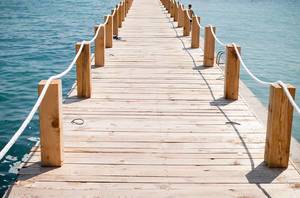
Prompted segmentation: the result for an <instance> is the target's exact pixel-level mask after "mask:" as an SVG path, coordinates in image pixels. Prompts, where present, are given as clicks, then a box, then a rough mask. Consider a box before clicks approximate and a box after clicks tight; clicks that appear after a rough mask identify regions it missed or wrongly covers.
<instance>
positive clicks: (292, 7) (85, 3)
mask: <svg viewBox="0 0 300 198" xmlns="http://www.w3.org/2000/svg"><path fill="white" fill-rule="evenodd" d="M136 1H138V0H136ZM183 2H184V3H185V4H188V3H192V4H193V8H194V10H195V12H196V13H197V14H198V15H199V16H201V23H202V25H205V24H208V23H210V24H213V25H215V26H216V27H217V35H218V36H219V37H220V39H221V40H223V41H225V42H236V43H238V44H240V45H241V47H242V56H243V58H244V60H245V62H246V64H247V65H248V66H249V67H250V68H251V70H252V71H253V72H254V73H255V74H256V75H258V76H259V77H261V78H262V79H264V80H271V81H274V80H277V79H281V80H283V81H285V82H290V83H292V84H293V85H295V86H297V87H298V88H299V89H300V78H299V75H300V59H299V55H300V36H299V35H300V23H299V21H300V14H299V10H300V1H296V0H295V1H291V0H286V1H281V0H274V1H271V0H260V1H258V0H252V1H250V0H226V1H224V0H191V1H186V0H185V1H183ZM116 3H117V0H112V1H108V0H80V1H71V0H69V1H68V0H43V1H38V0H26V1H24V0H1V1H0V112H1V113H0V147H1V148H2V147H3V146H4V144H5V143H6V142H7V141H8V140H9V139H10V137H11V136H12V134H13V132H15V131H16V129H17V128H18V127H19V125H20V123H21V122H22V121H23V119H24V118H25V116H26V115H27V113H28V112H29V111H30V109H31V107H32V105H33V104H34V102H35V99H36V97H37V88H36V87H37V83H38V82H39V81H40V80H41V79H46V78H47V77H48V76H50V75H53V74H56V73H58V72H61V71H62V70H64V69H65V68H66V66H67V65H68V64H69V63H70V61H71V60H72V58H73V56H74V51H75V50H74V44H75V43H76V42H77V41H80V40H83V39H85V40H87V39H90V38H91V37H92V33H93V26H94V25H95V24H98V23H101V22H102V21H103V16H104V15H106V14H109V13H110V10H111V9H112V7H113V6H114V5H115V4H116ZM219 50H221V48H219ZM242 79H243V80H244V82H246V84H247V85H248V86H249V87H250V88H251V90H252V91H253V92H254V93H255V94H256V95H257V96H258V97H259V98H260V99H261V101H262V102H263V103H264V104H266V102H267V98H268V89H266V88H263V87H259V86H258V85H257V84H256V83H255V82H253V81H252V80H251V79H249V77H248V76H247V75H245V73H242ZM73 82H74V71H72V73H71V74H70V75H68V76H67V77H66V78H64V79H63V87H64V93H66V91H67V89H68V88H70V87H71V85H72V84H73ZM299 93H300V91H299ZM297 97H298V98H299V97H300V94H297ZM297 101H298V104H300V100H297ZM294 136H295V137H297V138H299V139H300V121H299V119H298V118H296V121H295V123H294ZM37 137H38V122H37V118H35V119H34V121H33V122H31V124H30V125H29V127H28V128H27V130H26V131H25V133H24V135H22V137H21V138H20V139H19V140H18V142H17V144H16V145H15V146H14V147H13V148H12V149H11V151H10V152H9V153H8V155H7V156H6V158H5V159H4V160H2V161H1V162H0V196H1V192H3V190H4V189H6V187H7V185H8V184H9V183H10V182H11V181H12V180H13V179H14V178H15V173H16V170H15V168H14V167H15V166H16V165H17V164H18V163H19V161H20V160H21V159H22V157H23V156H24V155H25V154H26V153H27V152H28V150H29V149H30V147H31V146H32V145H34V144H35V143H36V141H37V140H38V139H37Z"/></svg>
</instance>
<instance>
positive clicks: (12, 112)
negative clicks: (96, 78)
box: [0, 0, 118, 196]
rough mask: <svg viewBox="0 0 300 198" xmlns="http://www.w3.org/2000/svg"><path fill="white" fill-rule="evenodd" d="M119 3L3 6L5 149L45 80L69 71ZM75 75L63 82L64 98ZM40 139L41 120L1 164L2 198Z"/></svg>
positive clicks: (0, 48)
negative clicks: (79, 46) (82, 45)
mask: <svg viewBox="0 0 300 198" xmlns="http://www.w3.org/2000/svg"><path fill="white" fill-rule="evenodd" d="M117 2H118V1H117V0H80V1H71V0H42V1H38V0H26V1H24V0H1V1H0V148H3V146H4V145H5V143H7V142H8V140H9V139H10V137H11V136H12V134H13V132H15V131H16V129H17V128H18V127H19V126H20V124H21V123H22V121H23V120H24V119H25V116H26V115H27V114H28V112H29V111H30V109H31V107H32V105H33V104H34V102H35V100H36V98H37V84H38V82H39V81H40V80H41V79H46V78H47V77H49V76H50V75H53V74H56V73H59V72H61V71H63V70H64V69H65V68H66V67H67V65H68V64H69V63H70V62H71V60H72V58H73V57H74V54H75V48H74V45H75V43H76V42H77V41H81V40H83V39H85V40H88V39H91V38H92V36H93V27H94V25H96V24H99V23H101V22H102V21H103V16H104V15H107V14H110V11H111V9H112V8H113V7H114V6H115V4H116V3H117ZM73 82H74V70H73V71H72V72H71V74H69V75H68V76H67V77H66V78H64V79H63V87H64V93H66V91H67V89H69V88H70V87H71V85H72V84H73ZM37 137H38V122H37V117H36V118H35V119H34V120H33V121H32V122H31V123H30V125H29V127H28V128H27V130H26V131H25V133H24V135H22V137H21V138H20V139H19V140H18V141H17V144H16V145H15V146H13V147H12V149H11V150H10V152H9V153H8V156H7V157H6V158H5V159H4V160H2V161H1V162H0V196H1V194H2V193H3V191H4V189H6V187H7V185H8V184H9V183H10V182H11V181H12V180H13V179H14V178H15V173H16V170H15V169H14V168H13V167H14V166H15V165H16V164H18V163H19V161H20V160H21V158H22V157H23V155H24V154H26V152H28V151H29V149H30V147H31V146H32V145H33V144H35V142H36V141H37Z"/></svg>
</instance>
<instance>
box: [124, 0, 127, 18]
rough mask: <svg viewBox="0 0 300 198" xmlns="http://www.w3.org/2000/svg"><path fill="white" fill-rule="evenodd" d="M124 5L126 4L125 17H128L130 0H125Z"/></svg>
mask: <svg viewBox="0 0 300 198" xmlns="http://www.w3.org/2000/svg"><path fill="white" fill-rule="evenodd" d="M124 6H125V17H126V16H127V13H128V0H124Z"/></svg>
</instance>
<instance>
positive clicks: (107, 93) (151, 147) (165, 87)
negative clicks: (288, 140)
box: [6, 0, 300, 198]
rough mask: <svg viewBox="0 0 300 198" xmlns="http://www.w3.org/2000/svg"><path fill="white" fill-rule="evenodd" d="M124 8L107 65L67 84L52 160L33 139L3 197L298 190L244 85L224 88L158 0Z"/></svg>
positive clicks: (299, 178) (288, 193) (287, 193)
mask: <svg viewBox="0 0 300 198" xmlns="http://www.w3.org/2000/svg"><path fill="white" fill-rule="evenodd" d="M126 2H128V1H126ZM163 2H164V1H163ZM165 2H166V1H165ZM125 5H126V4H125ZM121 7H122V6H121ZM123 11H124V10H123ZM120 13H121V12H120ZM171 14H172V13H171ZM177 14H178V13H177V12H176V15H177ZM183 14H184V13H183ZM122 15H124V17H125V15H127V16H126V20H125V21H124V22H123V24H121V26H122V28H120V29H116V28H112V29H113V31H114V33H116V31H118V36H119V37H120V39H118V40H113V43H110V45H111V46H106V47H109V48H106V49H105V64H104V66H103V67H99V66H101V63H103V62H104V57H102V59H99V60H98V61H100V63H99V64H100V65H99V64H96V66H92V70H91V87H88V89H86V85H80V86H83V88H82V89H83V90H85V91H87V92H85V94H86V93H88V92H89V90H90V93H91V96H90V97H89V96H88V94H87V96H88V97H85V98H82V97H77V96H78V93H77V89H76V87H74V89H73V90H72V91H71V92H70V94H69V96H68V97H67V98H66V99H65V100H64V101H63V104H62V112H63V113H62V114H63V116H62V119H61V121H62V123H63V127H62V131H63V132H62V133H63V137H61V141H62V142H59V143H61V144H62V145H63V146H62V147H63V150H59V147H58V151H57V152H58V153H59V152H62V153H60V154H61V155H62V156H60V158H57V160H58V165H57V164H56V166H58V167H43V166H41V153H40V147H34V148H33V149H32V151H31V154H30V157H29V158H28V160H27V161H26V162H24V163H23V165H22V168H21V170H20V172H19V175H18V180H17V181H16V182H15V183H14V184H13V185H12V186H11V188H10V189H9V190H8V192H7V194H6V197H12V198H16V197H51V198H52V197H72V198H73V197H109V198H113V197H143V198H147V197H218V198H220V197H240V198H241V197H247V198H248V197H249V198H250V197H280V198H282V197H289V198H292V197H300V190H299V188H300V175H299V173H298V171H297V169H296V167H295V165H294V164H293V162H292V161H289V165H288V167H287V168H286V169H280V168H268V167H267V166H266V165H265V163H264V152H265V141H266V127H265V126H264V124H263V123H262V122H261V121H260V120H259V118H258V117H257V116H256V114H255V113H254V112H253V110H252V108H251V107H250V106H249V104H248V102H247V100H246V99H245V98H244V97H243V96H242V95H241V94H239V95H238V97H239V98H238V100H227V99H225V98H224V78H223V73H222V71H221V70H220V69H219V68H218V67H217V66H212V67H206V66H203V57H204V54H203V51H202V50H201V49H200V48H190V46H191V37H190V36H185V37H183V36H182V34H183V30H182V28H178V27H177V22H173V19H172V18H170V17H169V14H168V13H167V11H166V10H165V8H164V6H162V4H161V2H160V1H159V0H134V1H133V4H132V7H131V8H130V11H129V12H128V13H126V6H125V13H121V17H122ZM175 17H177V18H178V17H180V16H178V15H177V16H175ZM115 18H118V17H116V16H113V17H110V20H113V19H115ZM193 23H195V22H193ZM119 27H120V26H119ZM100 31H102V30H100ZM197 31H204V30H197ZM103 32H104V30H103ZM200 40H201V42H200V47H201V48H203V40H202V38H201V39H200ZM100 45H101V44H100ZM102 45H104V44H103V43H102ZM194 46H196V47H197V44H194ZM98 47H99V46H98ZM110 47H112V48H110ZM97 50H101V48H97ZM85 54H87V55H89V53H88V52H86V51H85ZM97 58H99V57H97ZM81 60H83V59H81ZM78 64H80V63H78ZM92 65H95V61H94V59H93V60H92ZM84 86H85V87H84ZM83 90H81V91H83ZM83 92H84V91H83ZM254 108H255V107H254ZM49 111H50V110H49ZM53 138H54V139H55V138H57V137H53ZM43 141H46V142H47V141H48V142H49V145H50V146H51V144H53V142H51V141H52V139H51V138H47V137H44V139H43ZM55 144H56V146H59V144H58V142H55ZM50 152H52V151H50ZM60 154H59V155H60ZM45 159H46V161H47V160H49V158H47V156H45ZM60 162H61V163H62V164H61V166H60V165H59V163H60ZM44 165H45V164H44ZM46 165H47V163H46Z"/></svg>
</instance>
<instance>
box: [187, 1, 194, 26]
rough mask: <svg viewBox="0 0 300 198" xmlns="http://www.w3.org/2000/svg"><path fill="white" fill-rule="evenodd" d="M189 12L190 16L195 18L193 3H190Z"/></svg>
mask: <svg viewBox="0 0 300 198" xmlns="http://www.w3.org/2000/svg"><path fill="white" fill-rule="evenodd" d="M188 12H189V15H190V18H193V16H194V11H193V10H192V4H189V5H188ZM190 21H191V22H192V20H190Z"/></svg>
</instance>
